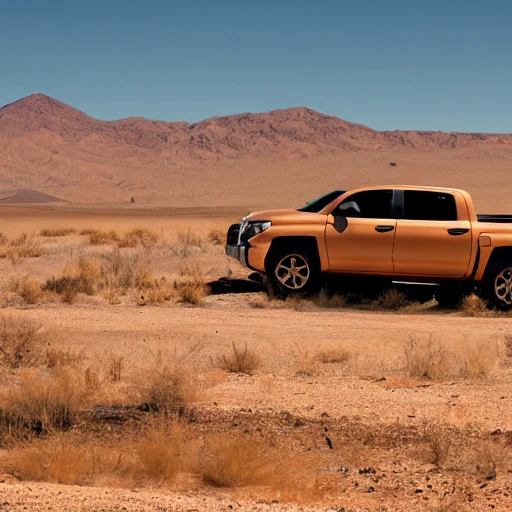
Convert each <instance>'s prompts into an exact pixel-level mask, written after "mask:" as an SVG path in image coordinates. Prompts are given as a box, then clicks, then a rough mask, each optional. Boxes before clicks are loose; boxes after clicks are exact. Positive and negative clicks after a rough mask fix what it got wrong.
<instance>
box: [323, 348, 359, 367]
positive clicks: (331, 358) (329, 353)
mask: <svg viewBox="0 0 512 512" xmlns="http://www.w3.org/2000/svg"><path fill="white" fill-rule="evenodd" d="M315 358H316V359H317V360H318V361H319V362H320V363H323V364H337V363H338V364H339V363H346V362H347V361H348V360H349V359H350V352H349V351H348V350H347V349H346V348H342V347H330V348H326V349H323V350H319V351H318V352H317V353H316V354H315Z"/></svg>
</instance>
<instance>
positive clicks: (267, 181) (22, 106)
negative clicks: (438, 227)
mask: <svg viewBox="0 0 512 512" xmlns="http://www.w3.org/2000/svg"><path fill="white" fill-rule="evenodd" d="M511 155H512V135H511V134H504V135H500V134H478V133H477V134H462V133H443V132H424V131H393V132H378V131H375V130H373V129H371V128H368V127H366V126H363V125H358V124H354V123H350V122H347V121H344V120H342V119H339V118H337V117H333V116H328V115H325V114H321V113H319V112H316V111H314V110H311V109H308V108H305V107H299V108H290V109H286V110H276V111H272V112H268V113H262V114H249V113H246V114H239V115H234V116H224V117H215V118H212V119H206V120H204V121H200V122H198V123H193V124H190V123H186V122H164V121H153V120H148V119H142V118H127V119H121V120H118V121H100V120H97V119H94V118H92V117H89V116H87V115H86V114H84V113H83V112H80V111H79V110H76V109H74V108H72V107H70V106H68V105H65V104H64V103H61V102H59V101H57V100H55V99H53V98H50V97H48V96H45V95H43V94H33V95H31V96H28V97H26V98H23V99H21V100H19V101H16V102H14V103H11V104H9V105H6V106H4V107H2V108H1V109H0V190H19V189H31V190H35V191H37V192H40V193H44V194H48V195H50V196H55V197H58V198H62V199H65V200H69V201H72V202H76V203H86V204H87V203H108V204H120V203H128V202H129V201H130V199H131V197H134V198H135V200H136V201H137V203H138V204H145V205H146V204H151V205H167V206H220V205H223V206H228V205H266V204H272V205H278V204H286V203H289V202H294V203H295V202H301V201H303V200H306V199H308V198H310V197H311V196H312V195H316V194H317V193H321V192H323V191H325V190H328V189H330V188H333V187H337V188H339V187H348V186H355V185H359V184H365V183H379V182H389V181H401V182H404V181H405V182H408V183H411V182H424V183H425V182H428V183H435V184H450V185H454V186H461V187H465V188H468V189H471V188H472V187H473V188H475V189H478V190H479V191H482V187H481V186H479V185H478V179H477V178H478V176H476V175H475V172H476V169H477V168H476V167H475V164H478V169H479V171H478V173H482V172H485V175H486V180H487V183H486V184H485V185H488V186H491V187H493V190H494V188H495V189H496V192H500V188H501V186H502V183H501V180H502V179H503V173H504V172H505V173H508V171H509V170H511V164H510V163H509V162H510V156H511ZM390 160H397V163H398V165H397V166H396V167H393V168H391V167H389V161H390ZM491 162H492V164H491ZM489 167H492V169H494V171H493V170H491V171H490V169H489ZM498 169H499V171H500V172H499V173H496V171H497V170H498ZM493 173H496V174H493ZM440 178H442V180H443V181H442V183H439V181H440ZM489 180H490V183H489ZM480 181H481V180H480ZM484 188H485V186H484ZM470 191H471V190H470ZM511 209H512V208H511Z"/></svg>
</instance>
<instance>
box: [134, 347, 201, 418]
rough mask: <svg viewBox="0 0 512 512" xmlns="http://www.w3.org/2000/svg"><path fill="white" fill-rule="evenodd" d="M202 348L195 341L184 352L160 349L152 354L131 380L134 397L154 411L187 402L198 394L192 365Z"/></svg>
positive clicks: (185, 404)
mask: <svg viewBox="0 0 512 512" xmlns="http://www.w3.org/2000/svg"><path fill="white" fill-rule="evenodd" d="M201 347H202V344H201V343H196V344H194V345H192V346H191V347H190V349H189V350H187V351H185V352H183V353H178V352H177V351H176V350H175V351H174V352H172V353H169V352H167V351H162V350H159V351H158V352H157V353H156V354H152V356H153V362H152V364H151V365H150V366H149V367H145V368H143V369H142V370H141V371H140V372H139V374H138V375H136V377H135V379H134V381H133V384H132V390H133V394H134V395H135V397H136V399H137V400H139V401H141V402H142V403H143V404H145V405H147V406H148V407H149V408H150V409H151V410H153V411H165V410H173V409H179V408H182V407H185V406H187V405H189V404H190V402H192V401H194V400H195V398H196V396H197V391H198V382H197V378H196V375H195V371H194V364H195V363H196V356H197V354H198V353H199V352H200V351H201Z"/></svg>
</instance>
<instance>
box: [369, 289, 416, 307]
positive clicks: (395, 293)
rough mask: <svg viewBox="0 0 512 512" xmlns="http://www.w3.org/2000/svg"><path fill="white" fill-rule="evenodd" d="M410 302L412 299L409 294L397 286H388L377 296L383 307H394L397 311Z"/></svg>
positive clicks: (379, 303)
mask: <svg viewBox="0 0 512 512" xmlns="http://www.w3.org/2000/svg"><path fill="white" fill-rule="evenodd" d="M410 302H411V301H410V300H409V298H408V297H407V294H406V293H405V292H403V291H401V290H397V289H396V288H387V289H385V290H382V292H381V293H380V294H379V295H378V297H377V304H378V305H379V306H380V307H381V308H383V309H392V310H395V311H396V310H398V309H401V308H404V307H405V306H408V305H409V304H410Z"/></svg>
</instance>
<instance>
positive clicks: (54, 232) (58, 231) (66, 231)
mask: <svg viewBox="0 0 512 512" xmlns="http://www.w3.org/2000/svg"><path fill="white" fill-rule="evenodd" d="M73 233H76V229H75V228H46V229H42V230H41V231H40V233H39V235H40V236H45V237H61V236H67V235H72V234H73Z"/></svg>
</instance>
